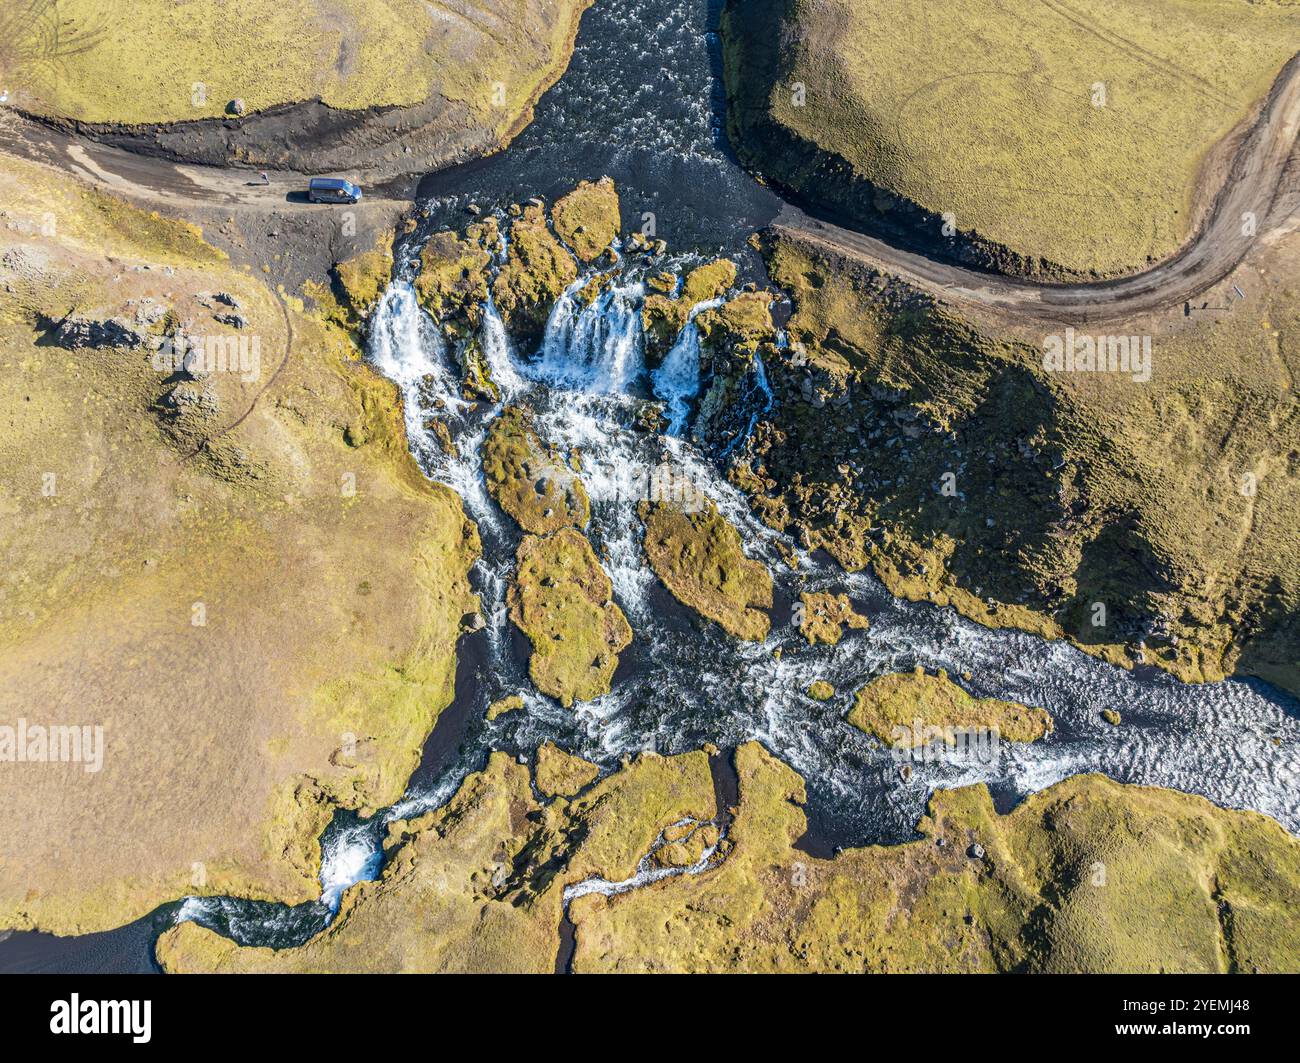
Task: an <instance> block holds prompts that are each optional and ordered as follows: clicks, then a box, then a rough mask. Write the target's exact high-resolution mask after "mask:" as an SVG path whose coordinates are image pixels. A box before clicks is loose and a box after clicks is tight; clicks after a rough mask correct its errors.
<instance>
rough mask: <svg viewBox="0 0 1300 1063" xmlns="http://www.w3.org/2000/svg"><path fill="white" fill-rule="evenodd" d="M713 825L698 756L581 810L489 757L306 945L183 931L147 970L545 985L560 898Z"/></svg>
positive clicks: (411, 829) (601, 787)
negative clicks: (682, 831) (395, 975)
mask: <svg viewBox="0 0 1300 1063" xmlns="http://www.w3.org/2000/svg"><path fill="white" fill-rule="evenodd" d="M539 785H540V779H539ZM715 814H716V806H715V802H714V797H713V785H712V779H711V777H710V775H709V764H708V758H707V757H706V756H705V755H704V754H703V753H685V754H682V755H681V756H676V757H666V758H665V757H658V756H655V755H653V754H646V755H642V756H641V757H639V758H638V759H637V760H636V761H634V762H633V763H631V764H628V765H627V766H625V767H624V768H623V769H622V770H620V771H618V772H616V773H614V774H613V775H611V776H609V777H607V778H605V779H603V780H602V781H601V782H599V783H597V784H596V785H595V786H594V787H591V788H590V789H589V790H587V791H586V792H585V793H584V794H583V795H582V796H581V797H579V798H576V799H574V800H572V801H567V800H565V799H563V798H559V799H557V800H555V801H552V802H551V803H549V804H548V805H544V806H543V805H540V804H539V803H538V802H537V800H536V798H535V797H534V795H533V793H532V789H531V787H530V786H529V777H528V769H527V768H526V767H524V766H523V765H520V764H518V763H516V762H515V761H514V760H513V758H511V757H509V756H507V755H506V754H505V753H493V754H492V756H491V757H490V759H489V760H488V763H487V767H486V768H485V769H484V770H483V771H482V772H476V773H475V774H473V775H471V776H469V778H467V779H466V780H465V782H464V783H463V784H462V786H461V788H460V790H459V791H457V793H456V795H455V796H454V797H453V798H452V799H451V801H450V802H448V804H447V805H446V806H445V807H444V808H441V809H439V810H437V811H435V812H431V813H429V814H428V815H425V816H421V817H420V818H419V819H415V820H404V821H399V822H397V823H394V824H393V825H392V826H391V827H390V829H389V836H388V842H387V847H388V849H389V851H390V857H389V860H388V863H387V864H386V865H385V867H384V873H383V876H382V877H381V879H380V880H379V881H376V882H362V883H359V884H358V885H356V886H353V887H352V888H351V889H349V890H348V891H347V892H346V893H345V894H344V896H343V901H342V903H341V905H340V908H339V914H338V917H337V918H336V919H335V920H334V921H333V922H332V923H331V924H330V926H329V927H328V929H326V930H325V931H324V932H322V933H321V934H319V935H318V936H317V937H315V938H313V939H312V940H311V941H309V942H308V943H307V944H306V945H304V946H302V947H301V948H292V949H282V950H279V951H276V950H273V949H269V948H242V947H240V946H239V945H236V944H235V943H234V942H233V941H230V940H229V939H227V938H223V937H220V936H219V935H217V934H215V933H213V932H212V931H211V930H207V929H204V928H202V927H199V926H197V925H195V924H194V923H182V924H181V925H180V926H177V927H175V928H173V929H171V930H169V931H167V933H165V934H164V935H163V936H162V938H161V939H160V940H159V943H158V950H157V952H158V960H159V962H160V963H161V964H162V966H163V968H164V969H165V970H167V971H168V972H172V973H183V972H198V971H222V972H235V971H267V972H270V971H279V972H288V971H318V972H343V971H369V972H377V973H382V972H408V971H410V972H415V971H428V972H433V971H480V972H496V973H502V972H515V971H526V972H532V973H542V972H549V971H552V970H554V967H555V961H556V957H557V954H558V953H559V949H560V922H561V918H562V915H563V893H564V887H565V886H566V885H568V884H569V883H571V882H577V881H580V880H581V879H584V878H587V877H589V876H593V875H601V876H603V877H605V878H608V879H610V880H612V881H617V880H620V879H624V878H627V877H629V876H631V875H632V874H633V873H634V872H635V870H636V866H637V862H638V861H639V860H640V859H641V857H642V856H644V855H645V853H646V851H647V850H648V849H649V848H650V847H651V846H652V845H653V844H654V841H655V839H656V838H657V837H658V836H659V834H660V833H661V832H662V831H664V830H666V829H668V828H671V826H672V825H673V824H674V823H678V822H680V821H681V820H683V819H687V818H690V819H695V820H708V819H711V818H713V816H714V815H715ZM690 844H691V842H690V839H686V840H685V842H684V848H685V849H689V847H690ZM670 855H672V854H670Z"/></svg>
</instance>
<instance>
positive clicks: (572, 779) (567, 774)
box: [533, 742, 600, 797]
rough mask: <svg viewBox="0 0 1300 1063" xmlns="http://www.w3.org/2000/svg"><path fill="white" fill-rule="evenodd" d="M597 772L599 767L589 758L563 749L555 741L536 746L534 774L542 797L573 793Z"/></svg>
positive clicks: (569, 795)
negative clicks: (584, 758)
mask: <svg viewBox="0 0 1300 1063" xmlns="http://www.w3.org/2000/svg"><path fill="white" fill-rule="evenodd" d="M599 775H600V768H599V767H597V766H596V765H595V764H593V763H591V761H589V760H583V759H582V758H581V757H575V756H574V755H573V754H572V753H566V752H565V751H564V750H562V749H561V748H560V747H559V746H557V745H556V744H555V743H554V742H543V743H542V744H541V745H540V746H539V747H538V749H537V764H536V766H535V767H534V769H533V776H534V779H535V781H536V784H537V792H538V793H540V794H541V795H542V796H543V797H572V796H573V795H574V794H576V793H577V792H578V791H579V790H582V789H583V788H585V787H587V786H590V785H591V784H592V783H593V782H595V781H596V778H597V777H598V776H599Z"/></svg>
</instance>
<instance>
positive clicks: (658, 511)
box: [639, 501, 772, 642]
mask: <svg viewBox="0 0 1300 1063" xmlns="http://www.w3.org/2000/svg"><path fill="white" fill-rule="evenodd" d="M639 512H640V514H641V519H642V521H644V522H645V553H646V558H647V560H648V561H649V562H650V567H651V568H653V569H654V571H655V574H656V575H657V576H658V577H659V578H660V579H661V580H663V582H664V586H666V587H667V588H668V590H669V591H670V592H671V593H672V595H673V597H674V598H676V599H677V600H678V601H679V602H681V603H682V604H683V605H685V606H689V607H690V608H691V609H694V610H695V611H696V612H697V613H699V614H700V616H702V617H705V618H707V619H709V620H712V621H714V622H715V623H717V624H718V625H720V626H721V627H722V629H723V630H724V631H726V632H727V633H728V634H730V635H734V636H735V637H736V638H740V639H748V640H751V641H754V642H761V641H763V639H765V638H766V637H767V632H768V629H769V627H770V626H771V620H770V619H769V617H768V615H767V613H766V612H764V611H763V610H765V609H770V608H771V607H772V576H771V573H769V572H768V571H767V569H766V568H765V567H764V565H763V563H762V562H761V561H754V560H753V559H751V558H748V557H746V556H745V553H744V549H743V545H742V542H741V538H740V533H739V532H738V531H736V529H735V528H734V527H733V526H732V524H731V522H730V521H728V520H727V518H726V517H724V516H723V515H722V514H721V513H719V512H718V508H717V507H716V506H715V505H714V504H713V503H712V502H708V501H706V502H705V504H704V506H703V507H702V508H700V509H698V510H696V511H693V512H687V511H686V510H685V509H683V508H682V507H680V506H676V505H671V504H669V503H666V502H655V503H649V502H642V503H641V504H640V507H639Z"/></svg>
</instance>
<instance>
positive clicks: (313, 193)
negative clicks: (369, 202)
mask: <svg viewBox="0 0 1300 1063" xmlns="http://www.w3.org/2000/svg"><path fill="white" fill-rule="evenodd" d="M307 198H308V199H309V200H310V201H311V202H312V203H357V202H359V201H360V199H361V187H360V186H359V185H354V184H353V183H352V182H351V181H345V180H343V178H341V177H313V178H312V179H311V181H310V183H309V184H308V185H307Z"/></svg>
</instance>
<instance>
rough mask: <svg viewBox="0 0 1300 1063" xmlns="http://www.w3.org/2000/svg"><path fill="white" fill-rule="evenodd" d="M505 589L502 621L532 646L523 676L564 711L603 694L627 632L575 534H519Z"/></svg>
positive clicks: (607, 586)
mask: <svg viewBox="0 0 1300 1063" xmlns="http://www.w3.org/2000/svg"><path fill="white" fill-rule="evenodd" d="M517 560H518V570H517V571H516V573H515V579H514V582H513V583H511V585H510V594H509V603H510V618H511V620H513V621H514V622H515V625H516V626H517V627H518V628H519V630H520V631H522V632H523V633H524V634H525V635H527V636H528V638H529V640H530V641H531V642H532V644H533V652H532V656H531V657H530V658H529V660H528V674H529V676H530V677H531V678H532V680H533V684H534V685H535V686H536V687H537V689H538V690H540V691H541V692H542V693H543V694H547V695H549V696H550V697H553V698H556V699H558V700H559V701H560V702H561V704H563V705H564V706H565V707H568V706H570V705H572V704H573V703H574V702H575V701H590V700H591V699H592V698H597V697H600V696H601V695H602V694H608V693H609V690H610V685H611V683H612V682H613V678H614V670H615V669H616V668H617V667H618V655H619V654H620V653H621V652H622V651H623V650H625V649H627V647H628V645H629V644H630V643H631V641H632V628H631V627H630V626H629V625H628V622H627V618H626V617H625V616H624V615H623V610H622V609H620V608H619V607H618V604H617V603H616V602H615V601H614V588H613V585H612V584H611V583H610V581H609V577H608V576H607V575H606V574H605V570H604V569H603V568H601V567H600V562H599V561H597V560H596V554H595V551H593V550H592V548H591V544H590V543H589V542H587V539H586V537H585V536H584V535H583V534H582V532H580V531H578V530H577V529H575V528H561V529H560V530H559V531H557V532H555V533H553V534H551V535H547V536H544V537H543V536H536V535H526V536H524V539H523V542H521V543H520V544H519V550H518V558H517Z"/></svg>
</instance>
